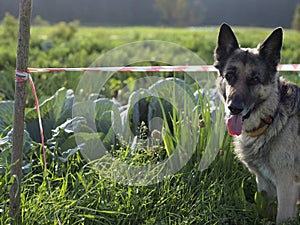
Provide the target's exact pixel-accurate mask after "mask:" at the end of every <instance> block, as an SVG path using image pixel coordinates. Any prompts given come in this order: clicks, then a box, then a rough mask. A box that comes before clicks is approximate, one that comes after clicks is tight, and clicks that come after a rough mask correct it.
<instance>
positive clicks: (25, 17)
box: [9, 0, 32, 224]
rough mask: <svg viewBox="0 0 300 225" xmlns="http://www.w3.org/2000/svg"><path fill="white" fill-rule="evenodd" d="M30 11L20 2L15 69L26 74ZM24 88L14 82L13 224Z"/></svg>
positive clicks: (18, 188) (18, 183) (17, 200)
mask: <svg viewBox="0 0 300 225" xmlns="http://www.w3.org/2000/svg"><path fill="white" fill-rule="evenodd" d="M31 9H32V0H20V4H19V34H18V50H17V61H16V69H17V70H19V71H24V72H26V70H27V67H28V55H29V39H30V19H31ZM26 87H27V86H26V82H16V86H15V107H14V126H13V150H12V164H13V166H12V168H11V175H12V176H13V177H14V182H13V184H12V186H11V189H10V193H9V194H10V206H9V210H10V211H9V216H10V217H11V218H12V222H13V223H14V224H21V213H20V192H21V181H22V159H23V157H22V155H23V136H24V111H25V104H26Z"/></svg>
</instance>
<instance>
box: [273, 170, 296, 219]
mask: <svg viewBox="0 0 300 225" xmlns="http://www.w3.org/2000/svg"><path fill="white" fill-rule="evenodd" d="M278 177H280V179H278V180H277V187H276V189H277V200H278V208H277V221H278V222H283V221H286V220H288V219H291V218H295V217H296V215H297V205H296V203H297V200H298V196H299V187H298V185H297V184H296V183H294V181H293V178H292V176H291V174H281V175H280V176H278Z"/></svg>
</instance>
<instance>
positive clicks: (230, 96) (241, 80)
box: [214, 24, 283, 135]
mask: <svg viewBox="0 0 300 225" xmlns="http://www.w3.org/2000/svg"><path fill="white" fill-rule="evenodd" d="M282 36H283V35H282V28H277V29H275V30H274V31H273V32H272V33H271V34H270V35H269V37H267V38H266V40H265V41H264V42H263V43H262V44H260V45H259V46H258V47H257V48H255V49H250V48H248V49H245V48H240V47H239V44H238V41H237V39H236V37H235V35H234V33H233V31H232V29H231V28H230V26H229V25H227V24H222V26H221V28H220V32H219V36H218V42H217V47H216V50H215V55H214V56H215V64H214V65H215V67H216V68H217V69H218V70H219V77H218V80H217V85H218V87H219V91H220V93H221V95H222V96H223V98H224V99H223V100H224V102H225V105H226V107H227V108H228V110H229V112H230V116H229V120H228V121H227V125H228V128H229V129H228V130H229V133H230V134H232V135H239V134H241V131H242V121H243V119H247V118H248V117H249V116H250V114H251V112H252V111H253V110H255V108H256V107H258V105H259V104H260V103H262V102H264V101H265V100H266V99H267V98H268V97H269V96H270V95H271V94H272V91H274V88H277V87H276V86H275V87H274V85H276V79H277V78H276V74H277V66H278V63H279V62H280V52H281V46H282Z"/></svg>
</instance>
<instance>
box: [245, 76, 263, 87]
mask: <svg viewBox="0 0 300 225" xmlns="http://www.w3.org/2000/svg"><path fill="white" fill-rule="evenodd" d="M259 83H260V79H259V77H258V76H257V75H255V76H253V77H251V78H249V79H248V84H250V85H256V84H259Z"/></svg>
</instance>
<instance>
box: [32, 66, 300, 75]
mask: <svg viewBox="0 0 300 225" xmlns="http://www.w3.org/2000/svg"><path fill="white" fill-rule="evenodd" d="M216 71H217V69H216V68H215V67H214V66H135V67H131V66H129V67H87V68H28V69H27V72H28V73H52V72H216ZM278 71H289V72H300V64H280V65H278Z"/></svg>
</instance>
